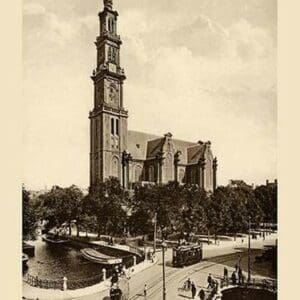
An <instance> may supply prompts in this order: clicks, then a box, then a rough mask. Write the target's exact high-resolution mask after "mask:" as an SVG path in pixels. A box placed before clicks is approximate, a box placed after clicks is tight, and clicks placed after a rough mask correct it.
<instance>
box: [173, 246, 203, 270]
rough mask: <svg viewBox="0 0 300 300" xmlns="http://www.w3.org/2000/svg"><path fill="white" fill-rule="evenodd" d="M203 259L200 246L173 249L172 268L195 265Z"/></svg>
mask: <svg viewBox="0 0 300 300" xmlns="http://www.w3.org/2000/svg"><path fill="white" fill-rule="evenodd" d="M202 258H203V250H202V245H196V244H192V245H181V246H177V247H174V248H173V262H172V263H173V266H174V267H184V266H189V265H193V264H196V263H198V262H200V261H201V260H202Z"/></svg>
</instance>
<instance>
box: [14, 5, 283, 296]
mask: <svg viewBox="0 0 300 300" xmlns="http://www.w3.org/2000/svg"><path fill="white" fill-rule="evenodd" d="M22 1H23V7H22V19H23V20H22V22H23V23H22V69H23V71H22V72H23V74H22V98H23V104H24V105H23V109H22V118H23V128H22V152H23V153H22V160H23V162H22V163H23V172H22V186H20V189H21V190H22V216H21V217H22V236H20V239H21V244H22V247H21V248H22V253H20V255H22V264H21V266H22V272H21V270H20V272H21V273H22V299H26V300H56V299H57V300H58V299H69V300H71V299H72V300H75V299H76V300H96V299H97V300H109V299H112V300H121V299H122V300H134V299H144V300H145V299H148V300H166V299H168V300H177V299H178V300H180V299H182V300H183V299H200V300H204V299H207V300H209V299H210V300H221V299H222V300H254V299H256V300H276V299H277V298H278V295H277V292H278V273H277V270H278V266H277V262H278V259H277V253H278V249H277V248H278V209H277V206H278V205H277V202H278V200H277V199H278V192H277V189H278V174H277V0H226V1H224V0H151V1H150V0H22ZM280 182H281V181H280ZM18 259H19V258H18Z"/></svg>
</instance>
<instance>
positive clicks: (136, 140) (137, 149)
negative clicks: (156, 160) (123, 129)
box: [127, 130, 159, 160]
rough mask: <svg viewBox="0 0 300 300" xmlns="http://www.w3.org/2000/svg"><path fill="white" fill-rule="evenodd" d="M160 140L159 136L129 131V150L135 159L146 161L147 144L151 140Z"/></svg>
mask: <svg viewBox="0 0 300 300" xmlns="http://www.w3.org/2000/svg"><path fill="white" fill-rule="evenodd" d="M155 138H159V136H157V135H154V134H149V133H144V132H139V131H134V130H128V135H127V148H128V149H127V150H128V152H129V153H130V154H131V155H132V157H133V159H142V160H145V159H146V155H147V143H148V141H149V140H153V139H155Z"/></svg>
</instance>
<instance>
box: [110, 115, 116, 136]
mask: <svg viewBox="0 0 300 300" xmlns="http://www.w3.org/2000/svg"><path fill="white" fill-rule="evenodd" d="M114 125H115V124H114V118H111V119H110V129H111V131H110V133H111V134H115V126H114Z"/></svg>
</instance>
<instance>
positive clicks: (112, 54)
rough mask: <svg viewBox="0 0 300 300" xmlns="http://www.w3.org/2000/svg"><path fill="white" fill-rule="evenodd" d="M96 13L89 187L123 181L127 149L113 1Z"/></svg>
mask: <svg viewBox="0 0 300 300" xmlns="http://www.w3.org/2000/svg"><path fill="white" fill-rule="evenodd" d="M103 2H104V9H103V11H102V12H100V13H99V20H100V34H99V36H98V37H97V39H96V42H95V44H96V48H97V67H96V69H95V70H94V71H93V75H92V77H91V78H92V80H93V83H94V108H93V110H92V111H91V112H90V115H89V118H90V187H91V188H93V187H95V186H96V185H97V184H98V183H99V182H103V181H105V179H107V178H109V177H117V178H118V179H119V180H120V182H121V183H122V153H123V152H124V151H125V150H126V149H127V118H128V112H127V111H126V110H125V109H124V106H123V82H124V80H125V79H126V77H125V74H124V70H123V69H122V68H121V66H120V46H121V44H122V42H121V39H120V36H119V35H118V34H117V18H118V13H117V11H115V10H113V1H112V0H104V1H103Z"/></svg>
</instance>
